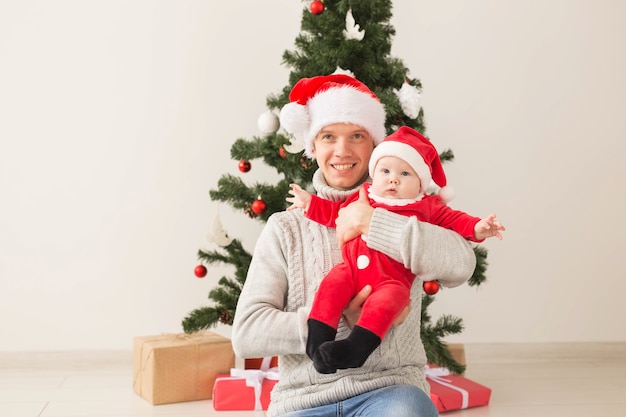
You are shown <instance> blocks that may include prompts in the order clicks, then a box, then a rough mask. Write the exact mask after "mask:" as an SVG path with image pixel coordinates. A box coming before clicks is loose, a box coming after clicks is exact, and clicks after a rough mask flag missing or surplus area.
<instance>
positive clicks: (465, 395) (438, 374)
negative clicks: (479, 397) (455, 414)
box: [424, 366, 469, 409]
mask: <svg viewBox="0 0 626 417" xmlns="http://www.w3.org/2000/svg"><path fill="white" fill-rule="evenodd" d="M424 374H425V375H426V378H429V379H432V380H433V381H435V382H436V383H438V384H441V385H443V386H444V387H448V388H451V389H453V390H455V391H458V392H460V393H461V398H462V402H461V409H464V408H467V407H468V406H469V392H468V391H467V390H464V389H463V388H460V387H457V386H456V385H453V384H452V380H450V379H445V378H443V377H444V376H448V375H450V374H451V372H450V371H449V370H448V369H447V368H430V367H428V366H427V367H426V369H425V370H424Z"/></svg>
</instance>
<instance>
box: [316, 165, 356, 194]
mask: <svg viewBox="0 0 626 417" xmlns="http://www.w3.org/2000/svg"><path fill="white" fill-rule="evenodd" d="M313 188H315V191H317V195H318V196H320V197H322V198H324V199H327V200H330V201H345V200H346V199H347V198H348V196H350V195H352V194H354V193H355V192H357V191H358V190H359V188H361V184H359V185H357V186H356V187H355V188H353V189H351V190H338V189H336V188H333V187H331V186H330V185H328V184H327V183H326V179H325V178H324V174H323V173H322V170H321V169H318V170H317V171H315V173H314V174H313Z"/></svg>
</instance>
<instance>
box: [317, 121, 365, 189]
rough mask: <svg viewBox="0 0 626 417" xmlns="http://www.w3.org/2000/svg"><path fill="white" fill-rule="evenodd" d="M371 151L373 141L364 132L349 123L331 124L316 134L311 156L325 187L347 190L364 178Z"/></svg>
mask: <svg viewBox="0 0 626 417" xmlns="http://www.w3.org/2000/svg"><path fill="white" fill-rule="evenodd" d="M373 150H374V140H373V139H372V136H371V135H370V134H369V133H368V132H367V130H365V129H364V128H362V127H361V126H357V125H353V124H346V123H334V124H331V125H328V126H325V127H324V128H322V130H320V131H319V133H318V134H317V136H316V137H315V139H314V141H313V150H312V154H313V156H314V157H315V159H316V160H317V164H318V166H319V167H320V169H321V170H322V173H323V174H324V178H325V179H326V183H327V184H328V185H329V186H331V187H333V188H337V189H340V190H350V189H352V188H354V187H356V186H357V185H359V184H361V183H362V182H363V181H365V180H366V179H367V178H368V175H369V174H368V162H369V159H370V156H371V155H372V151H373Z"/></svg>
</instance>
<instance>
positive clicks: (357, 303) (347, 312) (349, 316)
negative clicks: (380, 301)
mask: <svg viewBox="0 0 626 417" xmlns="http://www.w3.org/2000/svg"><path fill="white" fill-rule="evenodd" d="M371 293H372V286H371V285H366V286H365V287H363V289H361V291H359V293H358V294H357V295H356V296H355V297H354V298H353V299H352V301H350V303H349V304H348V307H346V308H345V309H344V310H343V318H344V319H345V320H346V323H347V324H348V327H350V328H351V329H352V328H353V327H354V325H355V324H356V322H357V321H358V320H359V317H360V316H361V309H362V308H363V303H365V300H367V297H369V296H370V294H371ZM409 313H411V303H410V302H409V304H407V306H406V307H404V309H403V310H402V311H401V312H400V314H398V316H397V317H396V318H395V319H394V321H393V325H394V326H399V325H401V324H402V323H404V320H406V318H407V317H408V316H409Z"/></svg>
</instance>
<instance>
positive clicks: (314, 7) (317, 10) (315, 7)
mask: <svg viewBox="0 0 626 417" xmlns="http://www.w3.org/2000/svg"><path fill="white" fill-rule="evenodd" d="M309 10H310V11H311V13H313V14H315V15H318V14H322V12H323V11H324V2H323V1H320V0H313V1H312V2H311V4H309Z"/></svg>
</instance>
